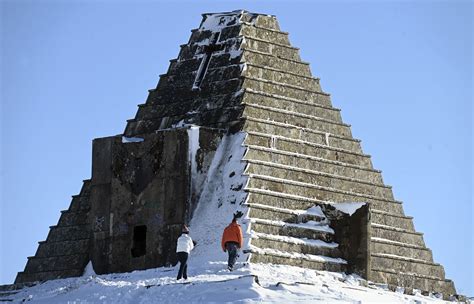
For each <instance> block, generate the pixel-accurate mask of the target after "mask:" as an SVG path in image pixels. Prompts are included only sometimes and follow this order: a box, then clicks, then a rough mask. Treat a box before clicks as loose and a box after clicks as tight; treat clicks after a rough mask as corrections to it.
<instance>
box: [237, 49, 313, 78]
mask: <svg viewBox="0 0 474 304" xmlns="http://www.w3.org/2000/svg"><path fill="white" fill-rule="evenodd" d="M240 62H242V63H251V64H255V65H262V66H268V67H271V68H274V69H280V70H282V71H285V72H293V73H295V74H298V75H301V76H308V77H311V70H310V69H309V65H308V64H307V63H303V62H299V61H293V60H288V59H282V58H277V57H275V56H272V55H271V54H267V53H263V52H257V51H253V50H249V49H245V50H243V53H242V57H241V58H240Z"/></svg>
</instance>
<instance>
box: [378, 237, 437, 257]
mask: <svg viewBox="0 0 474 304" xmlns="http://www.w3.org/2000/svg"><path fill="white" fill-rule="evenodd" d="M370 246H371V252H373V253H384V254H392V255H400V256H404V257H407V258H413V259H418V260H424V261H428V262H433V254H432V252H431V250H430V249H428V248H425V247H422V246H414V245H411V244H405V243H400V242H394V241H390V240H386V239H380V238H375V237H374V238H371V242H370Z"/></svg>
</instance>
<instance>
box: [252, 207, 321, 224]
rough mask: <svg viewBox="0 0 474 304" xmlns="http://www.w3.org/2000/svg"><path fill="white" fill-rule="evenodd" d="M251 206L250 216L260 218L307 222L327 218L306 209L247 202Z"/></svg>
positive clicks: (286, 221)
mask: <svg viewBox="0 0 474 304" xmlns="http://www.w3.org/2000/svg"><path fill="white" fill-rule="evenodd" d="M246 205H247V206H249V207H250V213H249V217H250V218H259V219H266V220H272V221H282V222H285V223H302V222H303V223H305V222H307V221H314V222H322V221H324V220H325V219H326V218H325V217H323V216H319V215H314V214H310V213H305V210H300V209H286V208H279V207H274V206H272V205H266V204H265V202H262V203H258V204H256V203H246Z"/></svg>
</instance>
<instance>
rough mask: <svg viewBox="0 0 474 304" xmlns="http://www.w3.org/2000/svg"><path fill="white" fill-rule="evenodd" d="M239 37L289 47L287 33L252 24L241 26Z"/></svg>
mask: <svg viewBox="0 0 474 304" xmlns="http://www.w3.org/2000/svg"><path fill="white" fill-rule="evenodd" d="M240 35H242V36H244V37H245V38H247V37H249V38H252V37H254V38H257V39H261V40H265V41H272V42H274V43H278V44H280V45H287V46H290V41H289V39H288V33H286V32H282V31H277V30H271V29H268V28H263V27H259V26H255V25H254V24H250V23H248V24H243V25H242V26H241V28H240Z"/></svg>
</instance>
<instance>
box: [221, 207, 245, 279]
mask: <svg viewBox="0 0 474 304" xmlns="http://www.w3.org/2000/svg"><path fill="white" fill-rule="evenodd" d="M240 216H242V213H241V212H237V213H236V214H234V218H233V219H232V223H230V224H229V226H227V227H226V228H225V229H224V233H223V234H222V242H221V246H222V250H224V252H226V251H227V253H228V254H229V259H228V260H227V269H229V271H232V270H233V269H234V265H235V262H236V261H237V258H238V257H239V255H238V254H237V251H238V250H239V249H240V248H242V245H243V237H242V228H241V227H240V225H239V224H237V218H239V217H240Z"/></svg>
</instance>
